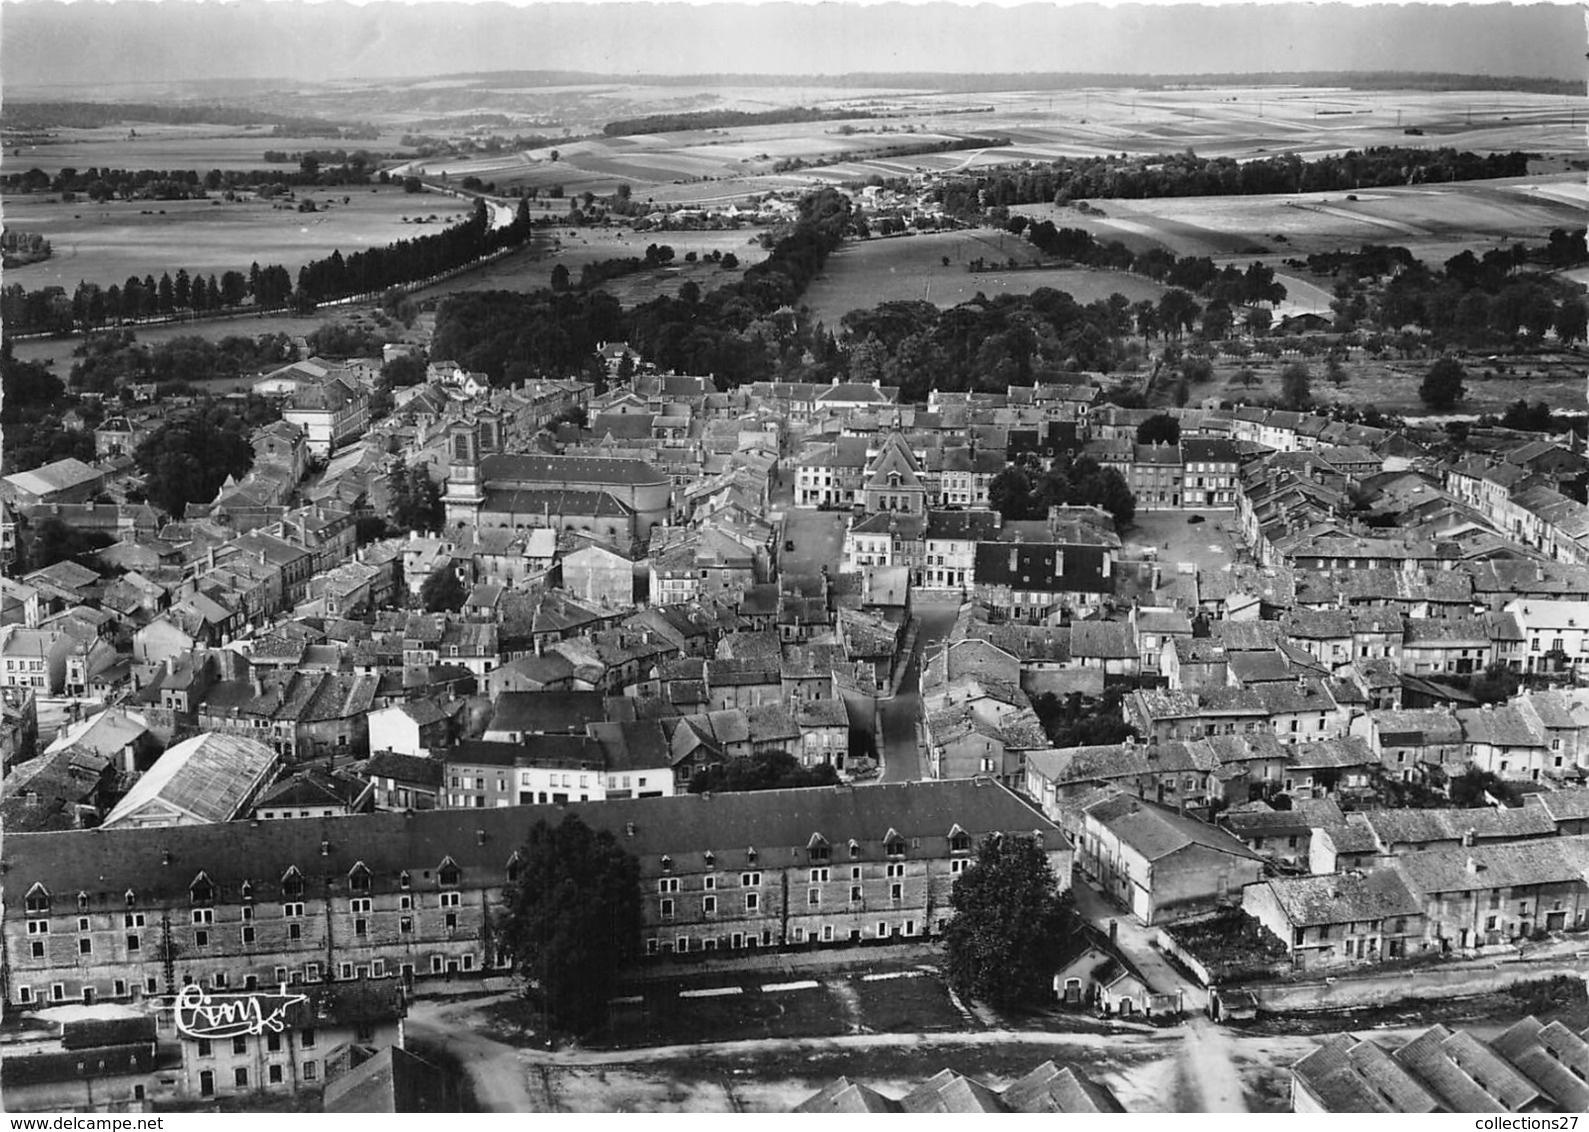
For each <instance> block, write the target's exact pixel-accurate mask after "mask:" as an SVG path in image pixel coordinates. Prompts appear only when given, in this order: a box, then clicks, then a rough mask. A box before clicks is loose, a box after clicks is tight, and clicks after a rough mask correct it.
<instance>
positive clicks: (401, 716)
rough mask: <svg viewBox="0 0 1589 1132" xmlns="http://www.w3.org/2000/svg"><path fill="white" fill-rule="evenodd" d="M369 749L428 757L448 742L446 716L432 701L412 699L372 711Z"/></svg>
mask: <svg viewBox="0 0 1589 1132" xmlns="http://www.w3.org/2000/svg"><path fill="white" fill-rule="evenodd" d="M369 721H370V750H371V751H372V752H374V751H391V752H393V753H394V754H399V755H429V754H430V753H431V751H433V750H434V749H436V748H437V747H440V746H443V745H444V744H445V743H446V741H447V715H446V713H445V712H443V711H442V710H441V708H439V707H437V706H436V704H435V703H434V702H433V701H431V700H415V701H412V702H410V703H402V704H394V705H393V706H392V707H387V708H381V709H380V710H379V711H372V712H370V715H369Z"/></svg>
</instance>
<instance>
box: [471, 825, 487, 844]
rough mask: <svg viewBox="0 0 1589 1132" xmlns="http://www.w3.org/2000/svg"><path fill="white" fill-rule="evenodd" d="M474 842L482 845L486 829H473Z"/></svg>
mask: <svg viewBox="0 0 1589 1132" xmlns="http://www.w3.org/2000/svg"><path fill="white" fill-rule="evenodd" d="M474 843H475V844H476V845H484V844H485V843H486V831H485V830H483V829H477V830H475V831H474Z"/></svg>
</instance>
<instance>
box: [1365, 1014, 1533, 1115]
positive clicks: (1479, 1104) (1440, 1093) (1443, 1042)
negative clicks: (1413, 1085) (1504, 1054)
mask: <svg viewBox="0 0 1589 1132" xmlns="http://www.w3.org/2000/svg"><path fill="white" fill-rule="evenodd" d="M1390 1056H1391V1058H1392V1059H1393V1060H1395V1061H1396V1062H1397V1063H1398V1064H1399V1065H1401V1066H1403V1067H1404V1068H1406V1069H1407V1070H1409V1071H1410V1072H1412V1073H1414V1074H1416V1075H1417V1077H1418V1079H1419V1080H1420V1081H1421V1082H1423V1084H1424V1085H1425V1086H1426V1087H1427V1088H1428V1089H1429V1090H1430V1091H1431V1092H1432V1093H1434V1095H1435V1096H1437V1097H1439V1098H1440V1100H1441V1101H1442V1102H1443V1104H1444V1105H1445V1107H1446V1108H1447V1109H1449V1110H1450V1111H1452V1112H1521V1111H1523V1108H1524V1106H1526V1105H1528V1104H1531V1103H1533V1102H1534V1101H1537V1100H1540V1099H1542V1097H1541V1094H1540V1091H1539V1087H1538V1086H1537V1085H1535V1084H1534V1083H1533V1082H1532V1081H1530V1080H1529V1079H1528V1078H1527V1077H1524V1076H1523V1075H1522V1074H1521V1073H1519V1072H1518V1071H1517V1070H1516V1069H1515V1068H1513V1067H1512V1066H1511V1065H1509V1064H1507V1062H1506V1061H1505V1060H1504V1059H1503V1058H1501V1057H1500V1056H1499V1055H1498V1054H1496V1052H1495V1051H1494V1050H1492V1049H1490V1048H1489V1047H1488V1046H1486V1045H1485V1044H1484V1043H1483V1042H1481V1041H1480V1040H1479V1039H1477V1038H1475V1037H1474V1036H1473V1035H1472V1034H1470V1033H1468V1032H1467V1031H1466V1030H1457V1031H1452V1030H1450V1029H1448V1028H1447V1027H1445V1026H1443V1025H1440V1024H1439V1023H1436V1024H1435V1025H1433V1026H1431V1027H1430V1028H1429V1029H1427V1030H1425V1031H1424V1032H1423V1033H1421V1034H1419V1035H1418V1036H1417V1037H1416V1038H1414V1039H1413V1040H1412V1041H1410V1042H1408V1043H1407V1044H1406V1045H1404V1046H1402V1047H1401V1048H1400V1049H1399V1050H1397V1051H1396V1052H1395V1053H1393V1054H1391V1055H1390Z"/></svg>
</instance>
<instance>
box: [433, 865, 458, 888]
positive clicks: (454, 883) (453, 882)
mask: <svg viewBox="0 0 1589 1132" xmlns="http://www.w3.org/2000/svg"><path fill="white" fill-rule="evenodd" d="M458 877H459V873H458V866H457V865H455V864H453V863H452V862H451V861H450V860H449V861H444V862H442V866H441V868H439V869H437V870H436V879H437V880H438V881H440V882H441V886H442V887H443V888H457V887H458Z"/></svg>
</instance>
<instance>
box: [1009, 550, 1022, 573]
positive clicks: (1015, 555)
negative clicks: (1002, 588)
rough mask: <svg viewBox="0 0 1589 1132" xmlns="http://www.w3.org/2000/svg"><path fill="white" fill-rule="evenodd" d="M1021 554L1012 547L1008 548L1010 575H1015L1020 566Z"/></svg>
mask: <svg viewBox="0 0 1589 1132" xmlns="http://www.w3.org/2000/svg"><path fill="white" fill-rule="evenodd" d="M1020 559H1021V552H1020V551H1019V550H1016V549H1015V548H1014V547H1011V548H1010V573H1012V574H1013V573H1015V571H1016V569H1017V567H1018V566H1019V564H1020Z"/></svg>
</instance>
